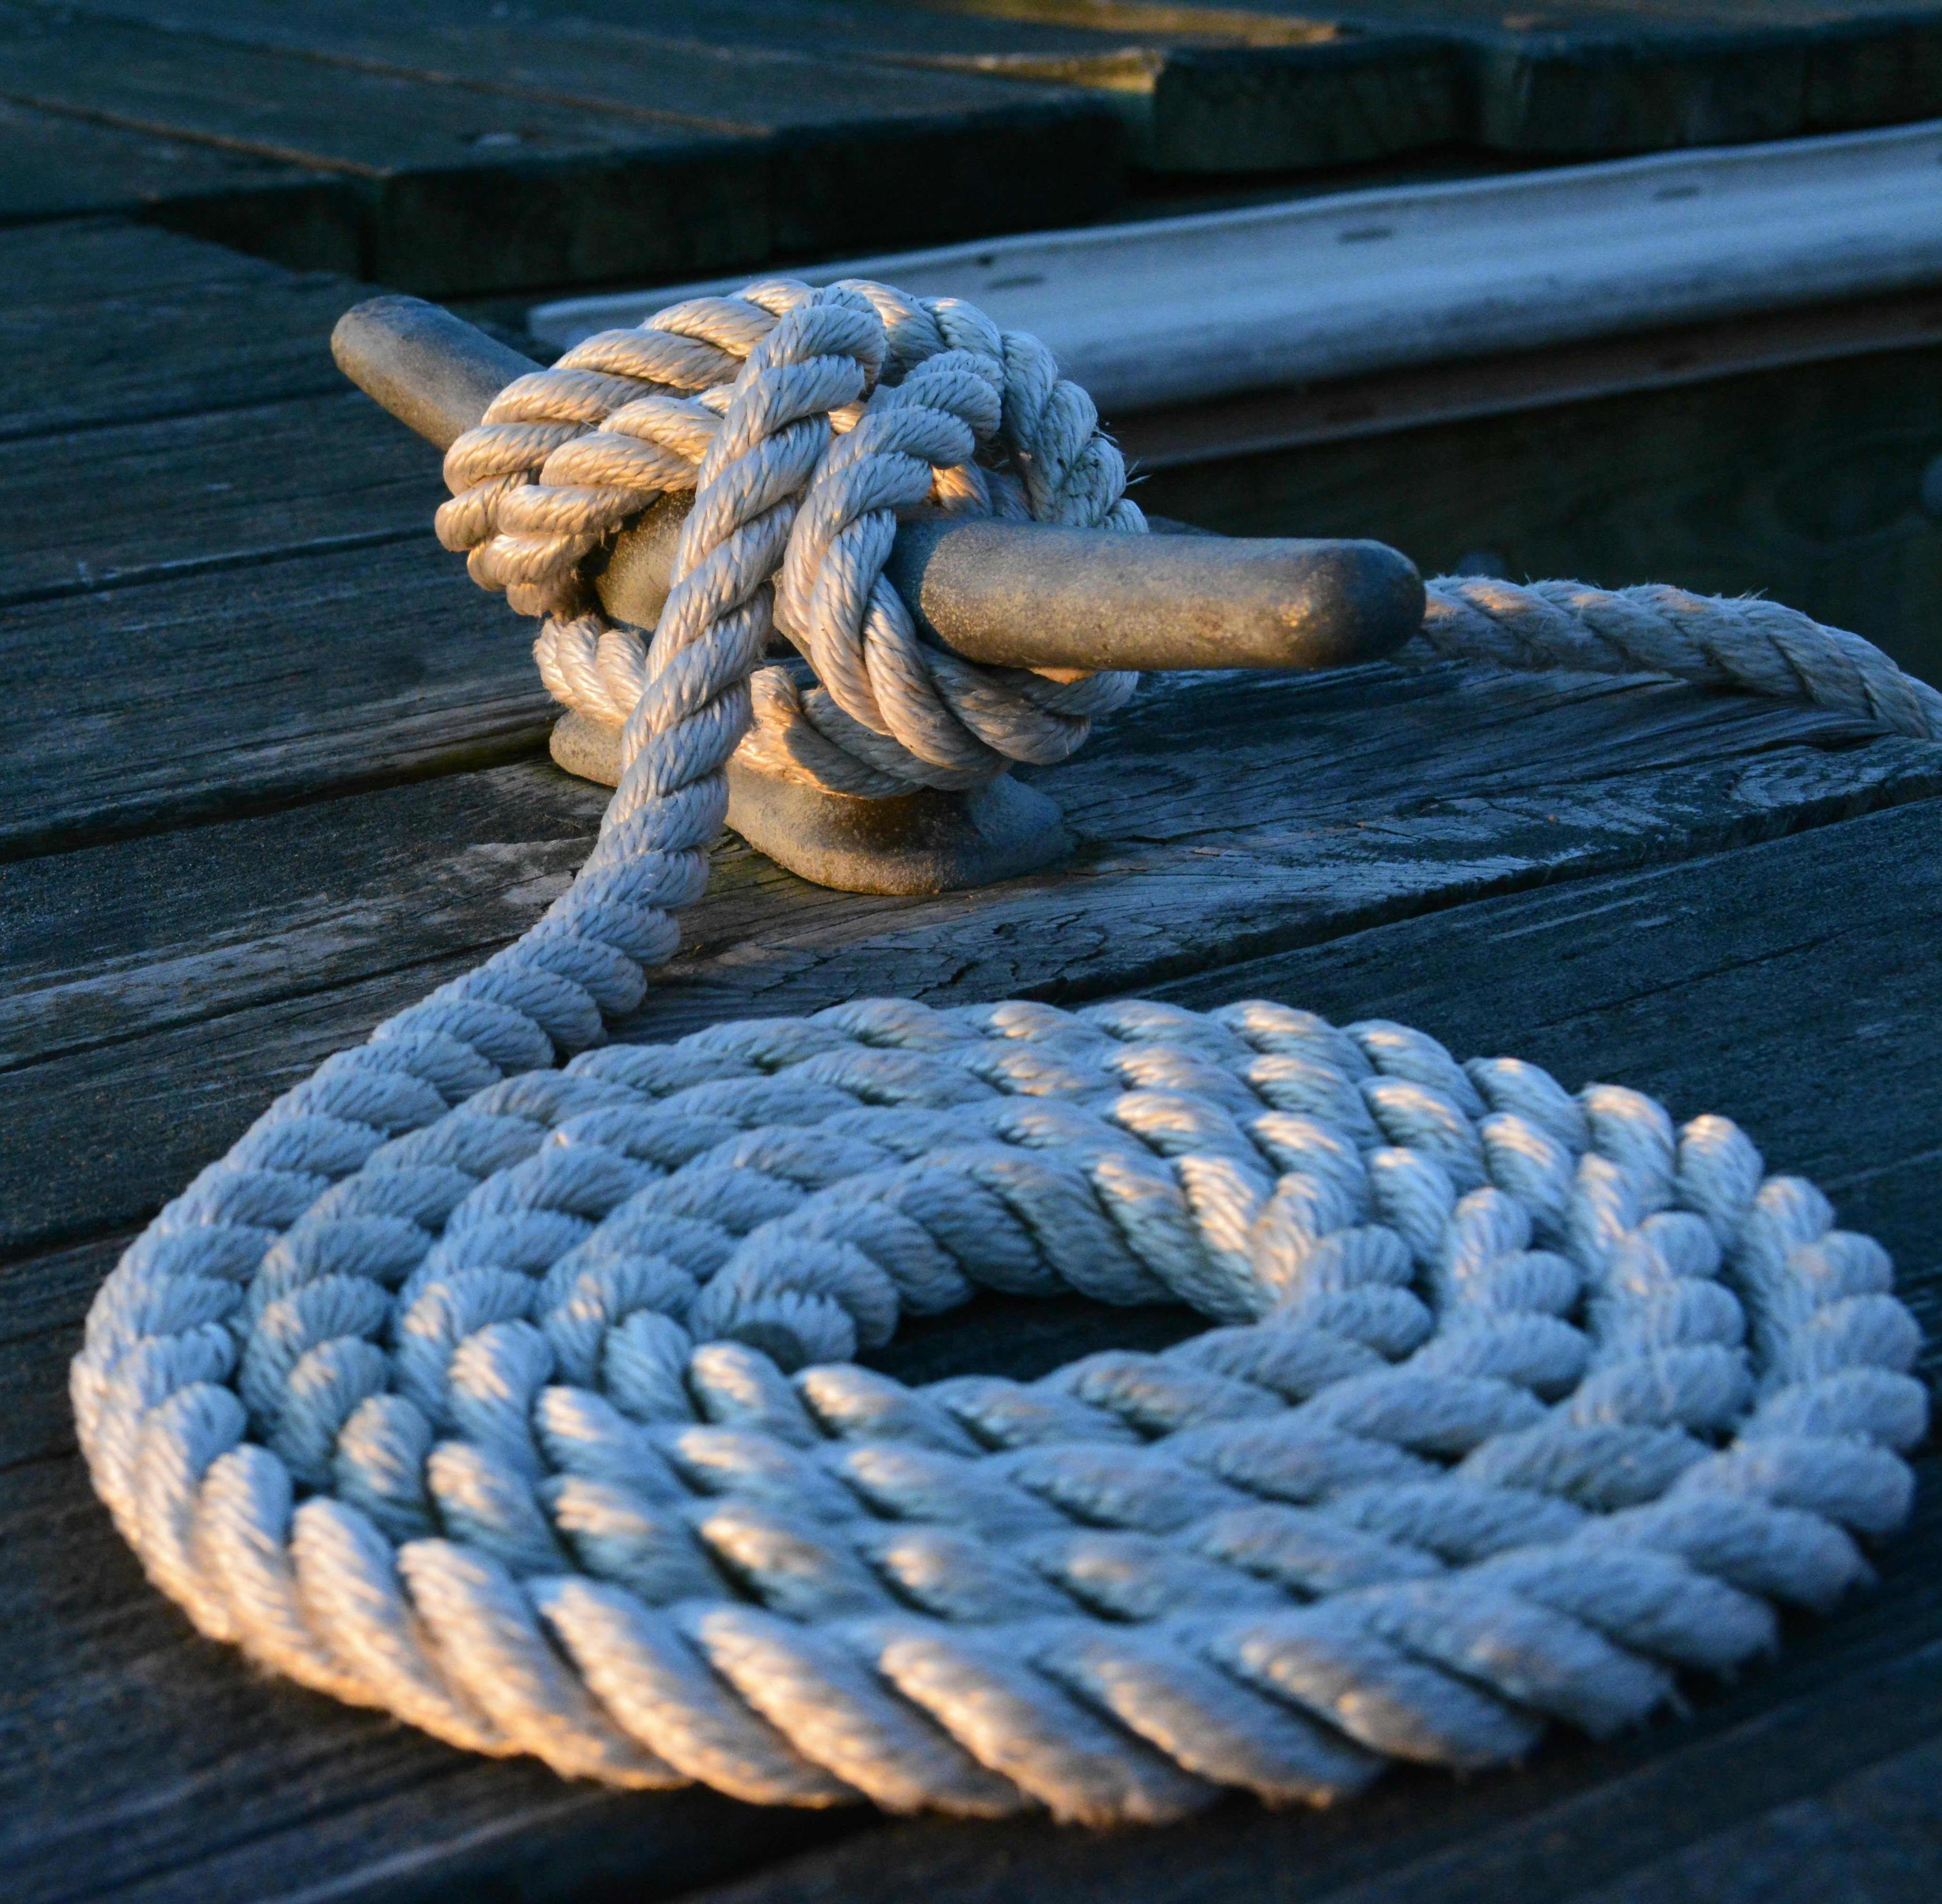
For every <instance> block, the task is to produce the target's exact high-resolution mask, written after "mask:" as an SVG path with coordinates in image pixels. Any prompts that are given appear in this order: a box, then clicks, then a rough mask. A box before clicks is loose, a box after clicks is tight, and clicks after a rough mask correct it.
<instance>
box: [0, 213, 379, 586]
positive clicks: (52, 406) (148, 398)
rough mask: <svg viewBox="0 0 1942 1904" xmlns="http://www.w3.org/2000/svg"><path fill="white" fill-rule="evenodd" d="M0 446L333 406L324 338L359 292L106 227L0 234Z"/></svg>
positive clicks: (14, 534) (27, 541)
mask: <svg viewBox="0 0 1942 1904" xmlns="http://www.w3.org/2000/svg"><path fill="white" fill-rule="evenodd" d="M0 286H4V289H0V440H7V441H13V442H19V441H20V440H22V439H26V438H30V437H35V436H47V435H49V434H51V433H55V432H59V431H69V430H81V429H87V428H91V427H100V426H102V425H104V424H112V425H119V424H130V423H135V422H139V421H143V420H145V419H153V418H167V417H180V416H194V415H201V414H206V413H207V412H212V411H218V410H222V409H228V408H230V407H231V406H240V405H246V404H253V403H273V402H275V401H277V400H279V399H283V398H287V397H296V396H338V395H341V394H342V391H343V389H344V380H343V378H342V376H341V375H339V374H338V370H337V368H336V366H335V365H334V364H333V363H332V362H331V360H330V347H329V337H330V327H331V326H332V324H334V323H335V322H336V321H337V320H338V317H339V316H340V315H341V314H342V313H343V312H344V311H345V310H346V309H347V308H348V307H349V306H351V305H353V304H354V303H356V302H357V300H358V299H359V298H360V297H363V296H366V295H369V292H367V291H366V289H363V288H362V287H360V286H358V285H357V283H354V281H353V280H351V279H348V278H343V277H329V276H325V275H323V274H300V275H299V274H292V273H290V272H289V271H283V270H280V269H279V268H277V267H276V266H275V265H270V264H266V263H265V262H262V261H261V260H260V259H254V258H245V257H244V256H240V254H239V253H236V252H234V251H231V250H228V249H225V248H223V247H222V246H217V245H213V244H206V243H201V242H199V241H198V240H195V239H193V238H188V237H179V236H178V235H176V234H173V233H171V232H165V231H152V230H149V229H145V228H143V227H142V226H139V225H130V224H126V223H124V222H121V221H120V220H118V219H102V220H100V221H93V220H75V221H72V222H67V221H63V222H60V223H59V224H50V225H27V226H24V227H22V228H18V229H17V230H14V231H0ZM139 500H140V499H139V498H137V497H132V496H124V497H123V498H122V499H121V508H122V510H123V512H124V513H127V512H129V511H130V510H132V509H133V507H135V506H136V504H138V503H139ZM0 534H4V535H5V537H6V541H5V544H4V546H5V548H6V549H8V551H9V552H11V551H12V550H13V549H17V548H20V547H23V546H31V544H32V542H33V540H35V537H36V534H37V529H36V525H35V522H34V521H33V520H32V519H31V518H30V517H28V516H25V515H24V514H23V515H21V516H10V518H9V519H8V522H7V523H6V525H5V528H0Z"/></svg>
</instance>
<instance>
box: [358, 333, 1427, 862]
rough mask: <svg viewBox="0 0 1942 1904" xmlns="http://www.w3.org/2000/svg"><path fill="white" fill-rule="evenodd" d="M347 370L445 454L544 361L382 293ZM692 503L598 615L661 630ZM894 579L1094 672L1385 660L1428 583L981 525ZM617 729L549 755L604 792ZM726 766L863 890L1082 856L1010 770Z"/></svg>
mask: <svg viewBox="0 0 1942 1904" xmlns="http://www.w3.org/2000/svg"><path fill="white" fill-rule="evenodd" d="M331 344H332V350H333V352H334V354H335V357H336V360H337V363H338V366H339V368H341V369H342V370H343V371H344V372H345V374H346V375H348V377H350V378H351V380H352V381H354V383H356V384H357V385H358V386H359V387H360V388H361V389H363V390H364V391H365V392H366V393H367V394H369V396H372V397H373V398H375V399H376V400H377V401H378V403H381V404H382V405H383V406H384V408H385V409H387V410H389V411H390V412H391V414H392V415H394V416H396V417H397V418H399V419H400V421H403V422H404V423H406V424H409V425H410V426H411V427H412V428H413V429H414V430H417V431H418V433H419V434H420V435H421V436H424V438H426V439H427V440H428V441H429V442H432V443H434V444H436V445H437V446H438V447H439V448H441V449H446V448H450V446H451V445H452V443H454V442H455V441H456V440H457V439H458V438H459V437H460V436H461V435H462V434H464V433H465V432H466V431H467V430H470V429H472V428H473V427H475V426H476V425H477V424H479V422H480V421H481V419H482V418H484V417H485V415H486V413H487V411H488V410H489V408H490V407H491V406H492V403H493V402H494V400H495V398H496V397H498V395H499V393H500V392H501V390H504V388H505V387H507V386H508V385H509V384H512V383H513V381H515V380H516V379H517V378H521V377H524V376H528V375H531V373H532V372H533V371H534V369H535V366H534V365H533V364H532V363H531V362H530V361H529V360H528V359H526V358H525V357H522V356H520V355H519V354H518V353H517V352H516V351H514V350H510V349H509V348H507V347H506V346H505V345H504V344H500V343H498V342H497V341H495V340H494V339H493V338H490V337H489V336H487V335H485V333H484V332H482V331H480V330H479V329H476V328H475V327H474V326H472V325H470V324H468V323H465V322H464V321H463V320H461V319H460V318H458V317H454V316H452V314H451V313H449V311H444V310H443V309H441V308H439V307H438V306H436V305H430V304H427V303H424V302H421V301H420V300H419V299H417V298H406V297H384V298H372V299H371V300H370V301H369V302H366V303H364V304H362V305H358V306H357V307H356V308H354V309H353V310H351V311H348V312H347V313H345V315H344V317H342V319H340V320H338V325H337V327H336V329H335V332H334V333H333V335H332V339H331ZM692 503H693V496H692V494H678V495H677V494H670V495H666V496H663V497H661V498H660V500H657V501H656V502H654V503H653V504H651V506H649V507H648V508H647V509H646V510H645V511H644V512H642V513H641V514H640V515H639V516H638V517H637V518H636V519H635V520H633V522H631V523H629V525H626V527H624V528H620V529H619V530H618V531H617V532H616V533H614V534H611V535H610V536H609V537H607V538H605V542H604V545H603V546H602V547H601V548H600V549H598V550H596V552H595V553H593V554H592V555H591V556H590V557H589V558H588V559H587V565H586V566H587V573H588V574H590V579H591V580H592V584H593V589H594V591H595V592H596V594H597V596H598V598H599V606H600V608H601V611H602V613H603V614H605V617H608V619H609V620H611V622H612V623H615V624H617V625H618V626H621V627H623V628H626V629H634V630H637V631H639V632H640V634H641V635H643V636H644V637H648V638H651V635H652V631H653V630H654V627H655V625H656V623H657V620H659V618H660V614H661V611H662V608H663V605H664V604H665V602H666V599H667V596H668V592H669V586H670V584H671V582H672V577H673V570H674V567H675V557H676V552H677V549H678V545H679V543H680V540H681V534H682V527H683V525H684V524H685V521H686V519H687V516H688V512H689V510H690V508H691V506H692ZM885 574H886V575H887V577H888V579H889V580H890V582H891V583H893V586H895V588H896V591H897V592H898V593H899V595H900V596H901V597H902V600H903V602H904V603H905V605H906V606H907V608H908V610H909V611H910V612H911V616H912V617H913V619H914V621H915V623H916V624H917V628H918V629H919V630H920V633H921V635H922V636H923V638H925V639H926V640H927V641H931V642H934V643H935V644H937V645H938V646H939V647H941V648H942V649H945V650H948V652H949V653H951V654H954V655H956V656H958V657H962V658H963V660H966V661H969V662H973V663H982V664H985V665H986V666H998V667H1003V668H1010V669H1031V670H1033V671H1034V672H1038V673H1040V674H1042V675H1049V676H1051V677H1052V678H1053V679H1055V680H1061V679H1063V680H1071V681H1077V680H1080V679H1083V678H1085V677H1086V676H1087V675H1092V674H1094V673H1096V672H1101V671H1104V670H1119V669H1126V670H1140V671H1151V672H1162V671H1168V670H1178V669H1216V668H1254V669H1328V668H1340V667H1347V666H1353V665H1355V663H1359V662H1365V661H1371V660H1378V659H1380V657H1383V656H1385V655H1387V654H1391V653H1392V652H1393V651H1394V650H1395V649H1397V648H1398V647H1401V645H1402V644H1403V643H1404V642H1405V641H1407V640H1408V639H1409V638H1411V636H1412V635H1414V634H1416V633H1417V631H1418V630H1419V629H1420V627H1421V626H1422V622H1423V583H1422V580H1421V578H1420V577H1419V576H1418V574H1417V571H1416V568H1415V567H1414V565H1413V564H1412V563H1411V562H1410V561H1409V560H1408V559H1407V557H1405V556H1402V555H1401V554H1399V553H1397V552H1396V551H1395V549H1391V548H1389V547H1387V546H1385V545H1384V544H1383V543H1378V542H1372V541H1362V540H1299V539H1293V538H1287V539H1279V538H1278V539H1272V540H1268V539H1264V540H1236V539H1231V538H1229V537H1222V536H1214V535H1203V534H1154V535H1129V534H1121V533H1116V532H1113V531H1107V530H1104V529H1087V528H1063V527H1058V526H1051V525H1044V524H1040V523H1035V522H1015V521H1000V520H994V519H991V518H989V517H980V516H936V515H934V514H933V515H931V516H929V517H928V518H927V517H926V516H924V514H922V513H912V514H910V515H909V516H908V518H907V519H903V520H901V521H900V522H899V526H898V528H897V529H896V540H895V542H894V544H893V549H892V552H891V554H890V559H889V562H888V564H887V567H886V569H885ZM620 733H621V729H620V724H619V723H618V722H617V721H606V720H602V719H600V718H596V717H594V716H593V715H589V714H588V713H586V712H568V714H566V715H565V716H564V717H563V718H562V719H561V720H560V721H559V723H558V724H556V727H555V728H554V730H553V741H552V752H553V758H554V759H555V760H556V761H557V762H558V763H559V765H560V766H561V767H563V768H565V770H567V771H568V772H569V773H575V774H577V775H580V776H582V777H583V778H584V779H590V780H595V781H599V782H603V783H605V784H606V785H610V786H611V785H615V784H617V782H618V780H619V779H620ZM749 755H750V750H749V748H746V746H745V747H744V748H743V750H742V751H741V752H740V754H738V755H737V756H736V758H734V760H733V761H731V764H730V767H729V785H730V804H729V808H728V816H727V823H728V825H730V827H731V828H733V829H734V831H737V832H738V833H740V834H741V835H742V836H743V837H744V838H745V839H746V840H748V841H749V843H751V844H752V845H753V846H756V847H758V849H760V850H761V851H762V852H763V853H766V854H767V855H768V856H769V857H770V858H771V859H774V860H776V862H778V863H779V864H780V865H783V866H786V867H787V868H789V870H790V871H792V872H794V873H796V874H800V875H801V877H803V878H804V879H807V880H813V881H814V882H815V883H817V884H819V885H822V886H832V887H835V888H838V889H842V890H846V891H849V892H881V893H918V892H939V891H945V890H948V889H954V888H960V887H965V886H982V885H987V884H989V883H991V882H993V881H994V880H1002V879H1008V878H1011V877H1015V876H1016V875H1018V874H1023V873H1027V872H1031V871H1034V870H1035V869H1037V868H1040V867H1043V866H1045V865H1049V864H1051V863H1052V862H1055V861H1056V860H1058V859H1061V858H1062V857H1064V856H1065V855H1066V854H1067V853H1069V852H1070V850H1071V838H1070V836H1069V834H1067V831H1066V829H1065V827H1064V822H1063V820H1062V818H1061V815H1060V813H1059V810H1058V806H1057V804H1056V803H1055V802H1054V801H1053V800H1052V799H1050V798H1049V797H1048V796H1047V795H1046V794H1044V793H1043V792H1041V791H1039V790H1038V789H1037V788H1036V787H1031V786H1028V785H1025V784H1024V783H1022V782H1020V781H1018V780H1016V779H1014V778H1013V777H1012V776H1011V775H1010V774H1009V773H999V774H998V775H997V776H995V777H994V778H991V779H986V780H985V781H984V782H982V784H980V785H974V786H971V787H969V788H939V787H917V788H913V789H912V790H911V791H909V792H907V793H896V794H890V795H888V796H887V797H876V798H865V797H859V796H856V795H854V794H847V793H844V792H838V791H829V790H828V789H826V788H822V787H820V786H816V785H809V784H805V783H804V782H802V781H801V780H799V779H789V778H785V777H783V776H781V775H780V774H778V773H775V772H773V771H772V770H769V768H768V767H767V766H765V765H764V764H763V763H761V761H757V760H754V759H752V758H750V757H749Z"/></svg>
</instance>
